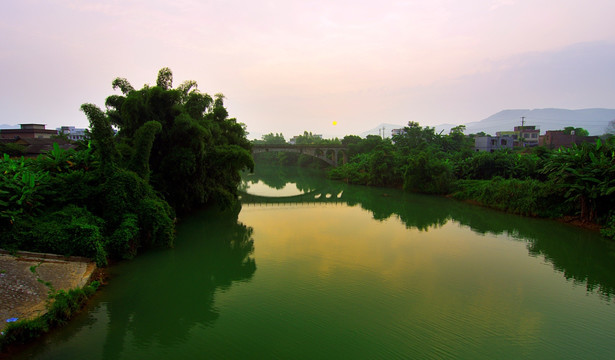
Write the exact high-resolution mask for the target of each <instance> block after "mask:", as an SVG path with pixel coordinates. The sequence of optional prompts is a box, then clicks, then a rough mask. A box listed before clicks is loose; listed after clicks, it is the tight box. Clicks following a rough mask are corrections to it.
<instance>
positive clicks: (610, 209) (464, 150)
mask: <svg viewBox="0 0 615 360" xmlns="http://www.w3.org/2000/svg"><path fill="white" fill-rule="evenodd" d="M464 130H465V127H464V126H463V125H462V126H458V127H454V128H453V129H451V131H450V133H449V134H445V135H442V134H437V133H435V130H434V128H431V127H422V126H420V125H419V124H418V123H415V122H410V123H409V124H408V126H407V127H405V128H404V131H403V132H402V133H401V134H399V135H394V136H393V137H392V139H382V138H381V137H380V136H375V135H368V136H367V137H366V138H364V139H363V138H360V137H358V136H354V135H349V136H345V137H344V138H343V139H342V140H338V139H333V140H327V142H328V143H331V142H333V143H337V144H342V145H346V146H347V147H348V158H349V161H348V163H346V164H342V165H340V166H338V167H337V168H334V169H331V170H330V171H329V177H330V178H331V179H334V180H342V181H346V182H348V183H351V184H361V185H370V186H384V187H396V188H403V189H405V190H407V191H411V192H418V193H425V194H438V195H447V196H451V197H453V198H456V199H459V200H467V201H474V202H477V203H480V204H482V205H485V206H489V207H492V208H495V209H499V210H503V211H507V212H510V213H514V214H520V215H526V216H538V217H549V218H571V219H576V220H579V221H580V222H582V223H585V224H598V225H600V226H601V227H602V230H601V231H602V234H603V235H604V236H605V237H608V238H611V239H615V210H614V209H615V137H614V136H605V137H603V139H602V140H601V139H598V140H597V141H596V143H584V144H582V145H580V146H573V147H572V148H560V149H556V150H549V149H546V148H544V147H535V148H523V149H515V150H500V151H495V152H493V153H490V152H475V151H474V149H473V145H474V141H473V138H472V137H471V136H465V135H464V134H463V132H464ZM574 130H575V131H578V132H579V133H583V129H574ZM304 135H306V136H304V137H303V139H302V140H304V143H307V144H310V143H311V144H318V143H320V142H322V140H319V139H315V138H311V139H310V138H309V136H307V135H309V134H308V133H307V132H306V133H305V134H304ZM283 141H284V138H283V135H282V134H268V135H265V136H263V140H260V141H259V142H260V143H283ZM259 156H261V157H262V158H259V159H262V160H263V161H266V162H269V163H274V164H288V163H293V162H294V163H295V164H298V165H302V166H313V167H314V166H316V167H317V166H321V165H318V161H317V160H310V159H308V157H307V156H305V155H297V154H292V153H269V154H260V155H259Z"/></svg>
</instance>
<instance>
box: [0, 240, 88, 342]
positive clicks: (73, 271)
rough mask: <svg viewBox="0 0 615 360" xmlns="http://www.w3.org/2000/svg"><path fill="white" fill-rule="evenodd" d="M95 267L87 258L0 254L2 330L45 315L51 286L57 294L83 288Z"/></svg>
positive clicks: (28, 253)
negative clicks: (13, 321) (14, 321)
mask: <svg viewBox="0 0 615 360" xmlns="http://www.w3.org/2000/svg"><path fill="white" fill-rule="evenodd" d="M94 269H96V265H95V264H94V263H93V262H91V261H89V260H88V259H85V258H78V257H71V258H65V257H63V256H58V255H52V254H38V253H30V252H20V253H18V254H17V255H16V256H13V255H9V254H8V253H7V252H5V251H1V250H0V330H2V329H4V328H5V327H6V325H7V324H8V323H7V320H8V319H12V318H18V319H31V318H34V317H36V316H40V315H42V314H44V313H45V310H46V309H45V304H46V301H47V296H48V293H49V290H50V288H49V286H48V285H45V284H46V283H47V284H50V285H51V286H52V287H53V289H55V290H69V289H73V288H76V287H82V286H84V285H85V284H86V283H87V281H88V280H89V278H90V276H91V275H92V273H93V271H94Z"/></svg>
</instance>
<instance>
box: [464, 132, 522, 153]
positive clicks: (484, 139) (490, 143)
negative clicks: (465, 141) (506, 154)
mask: <svg viewBox="0 0 615 360" xmlns="http://www.w3.org/2000/svg"><path fill="white" fill-rule="evenodd" d="M514 142H515V140H514V139H513V137H512V136H510V135H502V136H490V135H487V136H477V137H475V138H474V150H476V151H489V152H494V151H495V150H501V149H512V148H513V144H514Z"/></svg>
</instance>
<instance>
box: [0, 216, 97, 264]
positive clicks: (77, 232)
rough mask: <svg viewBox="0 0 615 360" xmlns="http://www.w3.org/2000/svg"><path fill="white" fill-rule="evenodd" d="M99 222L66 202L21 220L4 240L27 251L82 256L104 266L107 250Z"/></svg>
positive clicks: (11, 245)
mask: <svg viewBox="0 0 615 360" xmlns="http://www.w3.org/2000/svg"><path fill="white" fill-rule="evenodd" d="M102 224H103V220H102V219H100V218H98V217H97V216H95V215H93V214H92V213H90V212H89V211H87V210H86V209H83V208H80V207H78V206H75V205H68V206H66V207H65V208H63V209H62V210H59V211H55V212H52V213H49V214H46V215H44V216H42V217H31V218H28V219H24V220H23V221H22V222H20V223H19V224H18V225H16V229H15V231H13V233H12V236H11V238H9V239H5V241H6V242H7V244H8V245H9V247H13V248H19V249H27V250H29V251H36V252H44V253H54V254H61V255H66V256H71V255H75V256H85V257H88V258H92V259H94V260H95V261H96V263H97V265H99V266H104V265H106V264H107V260H106V257H107V253H106V251H105V249H104V245H103V236H102Z"/></svg>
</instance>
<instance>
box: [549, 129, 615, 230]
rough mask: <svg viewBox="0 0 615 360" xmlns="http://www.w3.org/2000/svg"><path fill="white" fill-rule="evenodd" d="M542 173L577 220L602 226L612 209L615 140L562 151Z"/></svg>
mask: <svg viewBox="0 0 615 360" xmlns="http://www.w3.org/2000/svg"><path fill="white" fill-rule="evenodd" d="M542 173H543V174H545V175H547V176H548V178H549V179H551V180H552V181H553V183H554V184H556V185H557V187H558V188H559V189H561V191H563V192H564V193H565V197H566V198H567V199H568V200H569V201H571V202H573V203H574V204H575V206H577V209H578V210H579V215H580V217H581V219H583V220H586V221H598V222H602V223H604V222H605V221H606V220H607V219H608V218H609V217H610V216H611V215H612V214H613V210H612V209H613V208H615V140H613V139H611V140H610V141H607V142H605V143H603V142H602V141H600V140H598V141H597V142H596V144H588V143H584V144H583V145H582V146H580V147H572V148H563V149H560V150H558V151H557V152H556V153H554V154H553V155H552V156H551V158H550V159H549V160H548V161H547V163H546V165H545V167H544V168H543V169H542Z"/></svg>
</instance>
